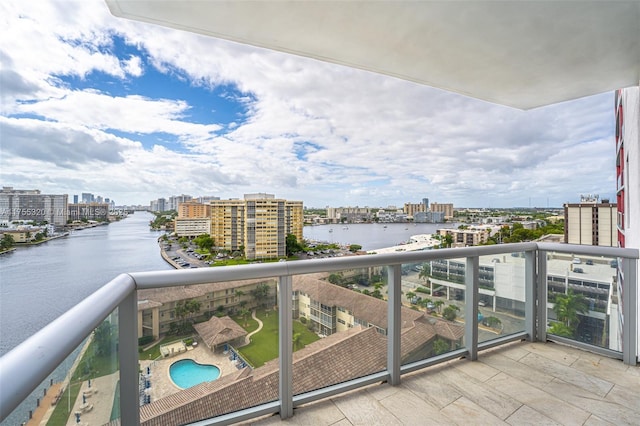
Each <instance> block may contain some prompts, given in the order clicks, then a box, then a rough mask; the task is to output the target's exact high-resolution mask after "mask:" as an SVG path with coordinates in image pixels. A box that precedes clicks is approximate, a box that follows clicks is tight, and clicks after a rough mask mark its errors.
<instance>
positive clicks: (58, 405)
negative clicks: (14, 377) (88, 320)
mask: <svg viewBox="0 0 640 426" xmlns="http://www.w3.org/2000/svg"><path fill="white" fill-rule="evenodd" d="M117 347H118V315H117V309H116V310H115V311H114V312H112V313H111V314H110V315H109V316H108V317H107V318H106V319H105V320H104V321H103V322H102V323H101V324H100V325H99V326H98V327H97V328H96V329H95V330H94V331H93V333H92V334H91V335H90V336H89V337H88V338H87V339H85V340H84V342H83V343H82V344H81V345H80V346H79V347H77V348H76V349H75V350H73V352H72V353H71V354H70V355H69V356H68V357H67V358H66V359H65V360H64V361H63V362H62V363H61V364H60V365H59V366H58V367H56V369H55V370H54V371H53V372H52V373H51V374H50V375H49V377H47V379H45V381H43V382H42V383H41V384H40V385H39V386H38V387H37V388H36V389H35V390H34V391H33V392H32V394H31V395H30V396H28V397H27V398H26V399H25V400H24V401H23V402H22V404H20V405H19V406H18V407H17V408H16V409H15V410H14V411H13V412H12V413H11V414H10V415H9V416H8V417H7V418H6V419H5V420H4V421H3V422H2V425H20V424H42V425H65V424H76V423H80V424H105V423H109V422H110V421H112V420H116V419H118V418H119V417H120V413H119V407H120V399H119V389H118V382H119V378H120V374H119V367H118V352H117Z"/></svg>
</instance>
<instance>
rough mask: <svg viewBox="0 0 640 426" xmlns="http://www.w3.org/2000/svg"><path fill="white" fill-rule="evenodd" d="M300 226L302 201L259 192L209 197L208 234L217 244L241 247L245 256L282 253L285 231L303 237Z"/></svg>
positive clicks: (275, 256)
mask: <svg viewBox="0 0 640 426" xmlns="http://www.w3.org/2000/svg"><path fill="white" fill-rule="evenodd" d="M302 227H303V206H302V201H287V200H284V199H279V198H275V197H274V195H272V194H262V193H261V194H246V195H245V197H244V199H243V200H213V201H211V237H212V238H213V239H214V240H215V242H216V245H217V246H218V247H224V248H225V249H227V250H229V251H236V250H240V251H242V250H244V254H245V257H246V258H247V259H273V258H277V257H285V256H286V248H287V245H286V238H287V235H288V234H293V235H295V236H296V238H297V239H298V241H302Z"/></svg>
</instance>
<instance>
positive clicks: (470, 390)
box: [441, 368, 522, 420]
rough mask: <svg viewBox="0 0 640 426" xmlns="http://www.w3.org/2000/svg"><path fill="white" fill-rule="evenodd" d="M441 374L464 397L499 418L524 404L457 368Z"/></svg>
mask: <svg viewBox="0 0 640 426" xmlns="http://www.w3.org/2000/svg"><path fill="white" fill-rule="evenodd" d="M441 374H442V376H443V377H444V378H445V379H446V380H447V381H448V382H449V383H451V385H452V386H454V387H455V389H456V390H457V391H458V392H460V393H461V394H462V395H463V396H464V397H466V398H467V399H469V400H470V401H472V402H474V403H475V404H477V405H479V406H480V407H482V408H483V409H484V410H486V411H488V412H490V413H491V414H493V415H494V416H496V417H498V418H499V419H502V420H504V419H506V418H507V417H509V416H510V415H511V414H513V413H514V412H515V411H516V410H517V409H518V408H520V406H522V403H521V402H518V401H516V400H515V399H513V398H511V397H510V396H509V395H507V394H505V393H503V392H501V391H500V390H499V389H496V388H495V387H492V386H490V385H487V384H485V383H483V382H480V381H478V380H476V379H474V378H473V377H471V376H469V375H467V374H465V373H463V372H462V371H459V370H457V369H455V368H454V369H449V370H446V371H443V372H442V373H441Z"/></svg>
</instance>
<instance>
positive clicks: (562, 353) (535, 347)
mask: <svg viewBox="0 0 640 426" xmlns="http://www.w3.org/2000/svg"><path fill="white" fill-rule="evenodd" d="M525 348H526V349H527V351H529V352H530V353H534V354H537V355H539V356H542V357H545V358H548V359H550V360H553V361H555V362H558V363H560V364H563V365H567V366H569V365H571V364H573V363H574V362H575V361H577V360H578V359H579V358H580V354H579V353H573V351H572V350H571V349H572V348H568V347H566V346H558V345H557V344H555V343H542V344H540V343H528V344H525Z"/></svg>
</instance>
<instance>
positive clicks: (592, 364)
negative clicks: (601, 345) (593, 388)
mask: <svg viewBox="0 0 640 426" xmlns="http://www.w3.org/2000/svg"><path fill="white" fill-rule="evenodd" d="M571 367H573V368H575V369H576V370H579V371H582V372H583V373H586V374H590V375H592V376H595V377H598V378H600V379H603V380H606V381H608V382H611V383H614V384H617V385H620V386H624V387H626V388H629V389H634V388H635V389H637V388H638V386H640V376H635V375H633V374H629V371H630V370H632V369H633V368H635V367H629V366H628V365H625V364H623V363H622V361H619V360H614V359H610V358H606V359H603V358H595V357H593V358H592V357H589V358H586V357H585V358H580V359H579V360H577V361H576V362H574V363H573V365H571Z"/></svg>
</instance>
